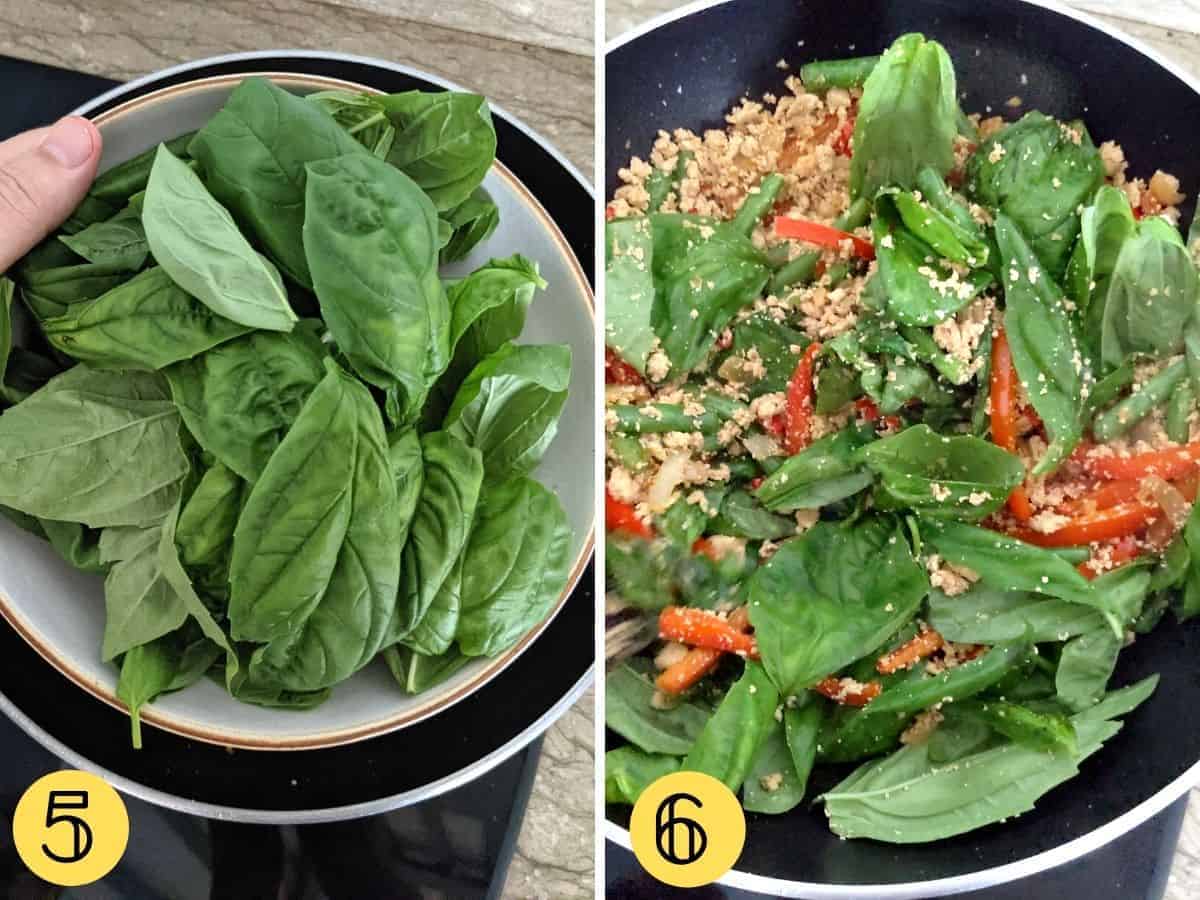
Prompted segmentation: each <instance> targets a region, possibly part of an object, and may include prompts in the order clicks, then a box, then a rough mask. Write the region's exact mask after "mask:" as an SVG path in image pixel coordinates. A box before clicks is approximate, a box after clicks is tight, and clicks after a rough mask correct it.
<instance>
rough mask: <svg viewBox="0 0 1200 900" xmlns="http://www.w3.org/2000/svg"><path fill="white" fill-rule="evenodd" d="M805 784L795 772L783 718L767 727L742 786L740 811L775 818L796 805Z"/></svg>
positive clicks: (801, 795)
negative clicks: (773, 816) (743, 810)
mask: <svg viewBox="0 0 1200 900" xmlns="http://www.w3.org/2000/svg"><path fill="white" fill-rule="evenodd" d="M804 788H805V783H804V782H802V781H801V780H800V777H799V775H798V774H797V773H796V767H795V764H794V763H793V762H792V753H791V750H790V749H789V747H788V742H787V737H786V735H785V732H784V725H783V715H782V713H780V717H779V720H778V721H776V722H773V723H772V724H771V728H770V730H769V731H768V732H767V735H766V737H765V738H763V742H762V744H761V745H760V746H759V748H758V752H757V753H756V754H755V755H754V761H753V762H752V763H751V764H750V769H749V771H748V772H747V773H746V780H745V782H744V783H743V785H742V808H743V809H745V810H746V811H747V812H756V813H767V814H769V815H779V814H781V813H785V812H789V811H790V810H793V809H795V808H796V807H797V806H799V805H800V801H801V800H803V799H804Z"/></svg>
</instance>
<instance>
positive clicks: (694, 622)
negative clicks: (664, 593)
mask: <svg viewBox="0 0 1200 900" xmlns="http://www.w3.org/2000/svg"><path fill="white" fill-rule="evenodd" d="M658 636H659V637H661V638H663V639H664V640H668V641H678V642H679V643H681V644H687V645H688V646H689V647H709V648H711V649H713V650H722V651H725V652H726V653H738V654H740V655H742V656H750V657H756V656H758V646H757V644H755V641H754V638H753V637H751V636H750V635H748V634H746V633H745V631H743V630H742V629H741V628H738V627H737V626H736V625H733V624H730V621H729V620H728V619H723V618H721V617H720V616H718V615H717V614H716V613H711V612H709V611H708V610H706V609H693V608H691V607H688V606H668V607H667V608H666V609H664V610H663V611H662V612H661V613H659V615H658Z"/></svg>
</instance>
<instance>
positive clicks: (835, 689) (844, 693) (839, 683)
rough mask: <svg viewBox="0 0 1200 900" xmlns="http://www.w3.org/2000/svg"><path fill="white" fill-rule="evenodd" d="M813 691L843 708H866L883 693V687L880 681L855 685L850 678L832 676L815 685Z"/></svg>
mask: <svg viewBox="0 0 1200 900" xmlns="http://www.w3.org/2000/svg"><path fill="white" fill-rule="evenodd" d="M813 690H814V691H816V692H817V693H818V694H820V695H821V696H822V697H828V698H829V699H830V700H832V701H833V702H834V703H840V704H842V705H843V706H866V705H867V704H868V703H870V702H871V701H872V700H874V699H875V698H876V697H878V696H879V695H880V694H881V693H882V692H883V685H882V684H880V683H879V682H878V681H867V682H863V683H859V684H854V683H853V682H851V680H850V679H849V678H835V677H834V676H832V675H830V676H829V677H828V678H826V679H825V680H824V681H820V682H818V683H817V684H815V685H813Z"/></svg>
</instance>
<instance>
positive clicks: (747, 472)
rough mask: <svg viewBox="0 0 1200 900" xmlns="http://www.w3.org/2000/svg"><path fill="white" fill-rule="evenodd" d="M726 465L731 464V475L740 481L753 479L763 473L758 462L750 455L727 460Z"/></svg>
mask: <svg viewBox="0 0 1200 900" xmlns="http://www.w3.org/2000/svg"><path fill="white" fill-rule="evenodd" d="M725 465H727V466H729V477H730V478H734V479H737V480H739V481H752V480H753V479H755V478H757V477H758V476H759V475H761V474H762V469H760V468H759V467H758V463H756V462H755V461H754V460H753V459H751V458H750V457H748V456H739V457H738V458H737V459H729V460H726V461H725Z"/></svg>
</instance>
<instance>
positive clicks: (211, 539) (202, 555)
mask: <svg viewBox="0 0 1200 900" xmlns="http://www.w3.org/2000/svg"><path fill="white" fill-rule="evenodd" d="M245 494H246V482H244V481H243V480H242V479H241V478H239V477H238V476H237V475H236V474H235V473H234V472H233V470H232V469H229V468H227V467H226V466H224V465H222V464H221V463H219V462H217V463H214V464H213V465H212V467H211V468H209V469H207V470H206V471H205V472H204V474H203V475H202V476H201V478H200V483H199V484H197V485H196V489H195V490H194V491H192V495H191V496H190V497H189V498H188V499H187V502H186V503H185V504H184V505H183V509H182V510H181V511H180V513H179V522H178V524H177V526H176V530H175V542H176V544H178V546H179V558H180V561H181V562H182V563H183V564H184V565H186V566H203V565H207V564H209V563H212V562H214V561H215V560H217V559H219V558H220V557H222V556H223V555H225V553H226V552H227V551H228V548H229V544H230V543H231V542H232V541H233V532H234V528H235V527H236V526H237V521H238V516H239V515H241V512H242V502H243V500H244V498H245Z"/></svg>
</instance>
